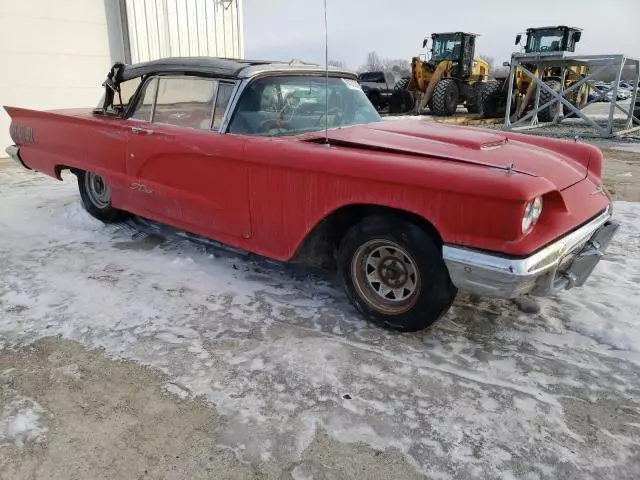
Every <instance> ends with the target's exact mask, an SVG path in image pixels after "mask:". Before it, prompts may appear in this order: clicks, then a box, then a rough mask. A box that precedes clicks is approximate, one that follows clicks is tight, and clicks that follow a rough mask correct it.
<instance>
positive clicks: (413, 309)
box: [338, 216, 457, 332]
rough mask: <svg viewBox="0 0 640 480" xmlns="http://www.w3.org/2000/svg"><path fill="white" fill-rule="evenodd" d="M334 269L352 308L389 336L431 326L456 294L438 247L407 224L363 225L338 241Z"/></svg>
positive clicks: (376, 221) (382, 220) (381, 221)
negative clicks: (388, 331)
mask: <svg viewBox="0 0 640 480" xmlns="http://www.w3.org/2000/svg"><path fill="white" fill-rule="evenodd" d="M338 263H339V268H340V272H341V276H342V278H343V280H344V282H345V290H346V292H347V295H348V297H349V299H350V300H351V302H352V303H353V304H354V305H355V306H356V308H357V309H358V310H359V311H360V312H361V313H362V314H363V315H364V316H365V317H366V318H367V319H368V320H370V321H372V322H373V323H375V324H377V325H379V326H381V327H383V328H386V329H389V330H398V331H405V332H412V331H417V330H421V329H423V328H426V327H428V326H430V325H431V324H433V323H434V322H435V321H436V320H438V319H439V318H440V317H441V316H442V315H443V314H444V313H446V312H447V310H449V307H450V306H451V304H452V303H453V300H454V298H455V296H456V293H457V289H456V288H455V286H453V284H452V283H451V279H450V278H449V272H448V270H447V267H446V265H445V263H444V260H443V258H442V253H441V249H440V247H439V246H438V244H437V243H436V241H434V239H433V238H432V237H431V236H430V235H429V234H428V233H426V232H425V231H424V230H422V229H421V228H419V227H418V226H416V225H414V224H413V223H410V222H406V221H402V220H396V219H392V218H386V217H381V216H371V217H368V218H366V219H364V220H363V221H362V222H360V223H359V224H357V225H355V226H354V227H352V228H351V229H350V230H349V231H348V232H347V234H346V235H345V237H344V239H343V240H342V243H341V245H340V250H339V255H338Z"/></svg>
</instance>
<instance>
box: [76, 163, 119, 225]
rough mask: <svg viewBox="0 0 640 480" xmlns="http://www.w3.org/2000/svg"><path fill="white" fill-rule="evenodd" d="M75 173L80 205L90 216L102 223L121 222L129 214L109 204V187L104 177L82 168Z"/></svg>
mask: <svg viewBox="0 0 640 480" xmlns="http://www.w3.org/2000/svg"><path fill="white" fill-rule="evenodd" d="M76 175H77V177H78V189H79V190H80V198H82V205H83V206H84V208H85V210H86V211H87V212H89V214H91V216H92V217H95V218H97V219H98V220H100V221H102V222H104V223H114V222H121V221H123V220H125V219H126V218H127V217H128V216H129V214H128V213H127V212H124V211H122V210H118V209H117V208H113V207H112V206H111V189H110V188H109V185H107V183H106V181H105V180H104V178H102V177H101V176H100V175H98V174H96V173H91V172H85V171H84V170H79V171H77V172H76Z"/></svg>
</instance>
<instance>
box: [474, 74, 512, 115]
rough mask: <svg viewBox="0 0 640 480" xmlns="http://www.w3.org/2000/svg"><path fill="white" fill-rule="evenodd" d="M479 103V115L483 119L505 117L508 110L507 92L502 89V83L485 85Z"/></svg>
mask: <svg viewBox="0 0 640 480" xmlns="http://www.w3.org/2000/svg"><path fill="white" fill-rule="evenodd" d="M479 103H480V109H479V110H480V111H479V113H480V115H482V117H483V118H500V117H504V114H505V110H506V108H507V92H505V91H504V89H503V88H502V82H487V83H485V84H484V86H483V88H482V90H481V92H480V100H479ZM512 110H513V109H512Z"/></svg>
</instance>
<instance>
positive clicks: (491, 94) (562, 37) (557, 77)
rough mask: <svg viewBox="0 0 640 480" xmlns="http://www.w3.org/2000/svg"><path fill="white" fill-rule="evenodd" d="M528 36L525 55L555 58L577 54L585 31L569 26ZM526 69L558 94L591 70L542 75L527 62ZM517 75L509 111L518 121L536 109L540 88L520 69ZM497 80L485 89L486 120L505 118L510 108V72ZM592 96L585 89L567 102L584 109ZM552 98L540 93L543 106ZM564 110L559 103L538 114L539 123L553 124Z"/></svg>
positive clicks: (482, 111) (549, 69)
mask: <svg viewBox="0 0 640 480" xmlns="http://www.w3.org/2000/svg"><path fill="white" fill-rule="evenodd" d="M526 35H527V41H526V44H525V46H524V53H534V54H549V55H554V54H562V53H564V52H574V51H575V47H576V43H578V42H579V41H580V37H581V36H582V31H581V30H580V29H578V28H573V27H566V26H557V27H540V28H529V29H527V33H526ZM521 39H522V34H518V35H517V36H516V41H515V44H516V45H519V44H520V41H521ZM523 65H524V67H525V68H526V69H527V70H529V71H530V72H531V73H533V74H535V75H536V76H537V75H540V73H541V77H542V80H543V81H544V83H546V84H547V85H548V86H549V87H551V89H552V90H555V91H556V92H561V91H563V90H566V89H567V88H569V87H571V86H572V85H573V84H575V83H577V82H578V81H580V79H581V78H582V77H583V76H584V75H586V74H587V73H588V67H587V66H585V65H581V66H572V67H569V68H567V69H566V70H565V71H564V72H563V70H562V68H560V67H547V68H544V69H543V71H542V72H539V70H538V68H537V67H536V66H535V65H534V64H527V63H526V62H524V63H523ZM505 66H507V67H508V66H509V63H505ZM514 75H515V76H514V82H513V91H512V96H511V100H512V102H511V105H510V109H509V111H510V115H513V117H514V118H515V119H517V118H521V117H522V116H524V114H525V113H526V112H527V110H530V109H531V108H532V107H533V105H534V99H535V95H536V89H537V85H536V82H534V81H533V80H532V79H531V78H530V77H528V76H527V75H525V74H524V72H523V71H522V70H521V69H520V68H516V69H515V74H514ZM494 78H495V80H493V81H489V82H487V83H486V84H485V85H484V86H483V89H482V92H481V94H480V101H479V105H478V108H479V113H480V114H481V115H482V116H483V117H485V118H492V117H494V118H495V117H502V116H504V114H505V111H506V108H507V90H508V88H509V75H508V70H507V71H506V72H503V74H502V75H500V74H496V75H495V76H494ZM588 96H589V86H588V85H582V86H581V87H580V88H579V89H577V90H574V91H573V92H571V93H569V95H568V96H567V100H569V101H570V102H571V103H572V104H573V105H575V106H581V105H584V104H585V103H586V102H587V97H588ZM552 98H553V97H552V95H551V93H549V92H547V91H546V90H544V89H542V90H540V100H539V102H540V103H539V104H540V105H544V104H545V103H547V102H548V101H550V100H551V99H552ZM560 106H561V104H560V102H556V103H553V104H551V105H550V106H549V107H547V108H544V109H543V110H541V111H539V112H538V119H539V120H540V121H542V122H549V121H551V120H553V119H554V118H555V116H556V113H558V112H557V110H558V109H559V108H560ZM567 110H568V109H567ZM565 113H568V112H565Z"/></svg>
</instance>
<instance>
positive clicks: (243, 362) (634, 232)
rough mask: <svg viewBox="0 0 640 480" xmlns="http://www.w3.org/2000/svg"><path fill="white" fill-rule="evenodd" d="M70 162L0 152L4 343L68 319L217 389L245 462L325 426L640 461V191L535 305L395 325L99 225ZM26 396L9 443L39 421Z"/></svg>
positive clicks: (637, 467)
mask: <svg viewBox="0 0 640 480" xmlns="http://www.w3.org/2000/svg"><path fill="white" fill-rule="evenodd" d="M66 180H67V181H65V182H64V183H57V182H55V181H53V180H52V179H49V178H46V177H44V176H40V175H36V174H33V173H31V172H28V171H24V170H19V169H17V168H14V167H4V168H2V167H0V348H12V347H16V346H22V345H25V344H27V343H30V342H33V341H34V340H36V339H39V338H42V337H46V336H55V335H61V336H62V337H64V338H69V339H74V340H77V341H79V342H81V343H83V344H85V345H87V346H89V347H103V348H104V349H105V351H106V352H107V353H108V354H110V355H112V356H114V357H120V358H126V359H132V360H135V361H138V362H141V363H144V364H147V365H151V366H153V367H156V368H158V369H161V370H162V371H163V372H165V373H166V374H167V375H168V376H169V378H170V379H171V382H170V383H168V384H167V385H166V386H165V389H166V391H167V392H170V393H172V394H175V395H176V396H177V398H186V397H190V396H198V395H202V396H204V398H206V399H207V400H209V401H210V402H212V403H213V404H214V405H215V408H216V409H217V410H218V411H219V412H220V413H221V414H222V415H223V416H224V425H222V426H221V427H220V430H221V431H220V438H222V439H223V442H224V445H226V446H228V447H229V448H231V449H233V451H235V452H236V454H237V455H238V456H239V457H240V458H241V459H243V460H248V461H250V460H255V459H263V460H265V459H272V460H283V461H284V460H288V461H290V460H292V459H295V458H296V457H297V456H298V455H299V453H300V452H301V451H302V450H304V449H305V448H306V446H307V445H308V444H309V442H311V440H312V439H313V436H314V432H315V430H316V428H318V426H321V427H323V428H324V429H325V430H326V431H327V432H328V433H329V435H331V436H332V437H334V438H336V439H337V440H340V441H343V442H356V441H360V442H364V443H366V444H368V445H371V446H373V447H375V448H379V449H384V448H387V447H395V448H397V449H398V450H399V451H400V452H402V453H403V454H404V455H405V457H406V458H407V460H408V461H409V462H411V463H412V464H413V465H414V466H415V468H416V469H418V470H420V471H423V472H425V473H428V475H429V478H505V479H509V478H527V479H536V478H549V479H556V478H576V479H577V478H579V479H584V478H640V313H639V312H640V205H639V204H634V203H624V202H617V203H616V205H615V210H616V216H617V217H618V219H619V220H620V221H621V222H622V228H621V230H620V233H619V235H618V237H617V238H616V239H615V240H614V243H613V244H612V246H611V247H610V251H609V253H608V254H607V256H606V257H605V259H604V260H603V261H602V262H601V264H600V266H599V267H598V268H597V270H596V272H595V273H594V275H593V277H592V278H591V279H590V281H589V282H588V284H587V285H586V286H585V287H584V288H582V289H577V290H573V291H569V292H565V293H564V294H562V295H560V296H558V297H556V298H550V299H544V300H541V301H540V304H541V307H542V310H541V313H540V314H535V315H525V314H522V313H520V312H519V311H518V310H517V309H516V308H515V306H514V305H513V304H512V303H511V302H507V301H500V300H490V299H477V298H474V297H471V296H468V295H461V296H460V297H459V299H458V300H457V301H456V303H455V305H454V308H453V309H452V310H451V311H450V313H449V314H448V315H447V316H446V318H445V319H443V321H441V322H440V323H439V324H438V325H437V326H436V327H434V328H433V329H431V330H429V331H425V332H421V333H418V334H410V335H409V334H406V335H399V334H392V333H389V332H385V331H382V330H379V329H377V328H374V327H371V326H370V325H368V324H367V323H365V322H364V321H362V320H361V318H360V317H359V316H358V315H357V314H356V313H355V312H354V311H353V309H352V308H351V307H350V305H349V304H348V302H347V301H346V299H345V297H344V296H343V294H342V293H341V291H340V290H339V288H337V287H336V286H335V285H334V283H333V282H332V277H331V276H329V275H326V274H322V273H318V272H312V271H308V270H300V269H297V268H293V267H288V266H283V265H280V264H276V263H273V262H268V261H266V260H261V259H257V258H254V257H252V256H248V255H247V256H245V255H241V254H234V253H228V252H226V251H224V250H220V249H217V248H215V247H206V246H203V245H201V244H196V243H193V242H191V241H187V240H184V239H181V238H180V237H179V236H176V235H172V234H167V232H154V231H152V230H150V229H149V228H148V227H142V226H140V225H135V226H134V225H118V226H105V225H103V224H101V223H100V222H98V221H96V220H94V219H92V218H91V217H89V215H88V214H86V213H85V212H84V211H83V210H82V208H81V205H80V203H79V198H78V195H77V189H76V185H75V182H74V181H73V177H67V179H66ZM141 229H143V230H145V229H146V232H147V233H143V232H141ZM0 373H2V372H0ZM76 373H77V372H75V373H74V372H73V371H70V372H68V374H69V375H74V374H76ZM16 402H17V403H15V404H12V405H10V406H9V407H10V409H12V410H11V411H12V412H14V413H15V415H13V416H11V415H10V414H11V412H9V410H7V412H9V413H8V414H7V415H8V416H6V418H5V411H4V410H2V413H1V414H0V415H2V416H1V417H0V442H1V441H3V440H2V439H3V438H5V437H6V438H7V441H14V442H15V441H21V442H22V441H29V439H38V438H42V437H43V436H45V435H46V433H47V432H46V427H42V426H40V425H39V424H38V415H40V413H41V407H39V406H38V405H36V404H32V403H29V401H28V399H16ZM9 407H6V408H9ZM20 415H22V416H21V417H20V418H17V416H20ZM3 422H4V423H3ZM16 422H18V423H16ZM6 425H9V426H11V425H13V426H14V427H11V428H14V430H12V431H17V430H20V432H22V433H21V435H22V436H19V435H14V436H13V437H11V440H8V439H9V436H8V435H7V433H4V432H5V431H7V428H9V427H6ZM15 425H17V427H15ZM5 427H6V428H5ZM18 427H19V428H18ZM27 427H29V428H27Z"/></svg>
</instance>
